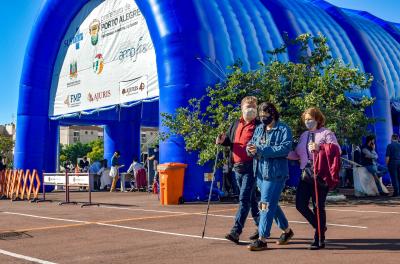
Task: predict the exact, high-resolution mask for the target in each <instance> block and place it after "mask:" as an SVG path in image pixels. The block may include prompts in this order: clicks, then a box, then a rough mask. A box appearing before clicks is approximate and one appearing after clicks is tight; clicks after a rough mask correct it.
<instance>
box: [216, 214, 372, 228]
mask: <svg viewBox="0 0 400 264" xmlns="http://www.w3.org/2000/svg"><path fill="white" fill-rule="evenodd" d="M208 215H209V216H216V217H226V218H234V217H235V216H231V215H216V214H208ZM248 219H252V218H250V217H249V218H248ZM289 223H295V224H308V222H303V221H289ZM326 225H328V226H338V227H350V228H359V229H368V227H366V226H353V225H342V224H330V223H327V224H326Z"/></svg>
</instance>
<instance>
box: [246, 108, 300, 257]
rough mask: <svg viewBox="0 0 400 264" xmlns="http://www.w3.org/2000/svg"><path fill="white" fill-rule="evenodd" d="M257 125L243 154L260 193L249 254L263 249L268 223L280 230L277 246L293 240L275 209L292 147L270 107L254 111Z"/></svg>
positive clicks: (286, 225) (267, 234)
mask: <svg viewBox="0 0 400 264" xmlns="http://www.w3.org/2000/svg"><path fill="white" fill-rule="evenodd" d="M258 113H259V116H260V121H261V122H262V124H261V125H259V126H257V128H256V130H255V132H254V135H253V138H252V139H251V141H250V142H249V143H248V145H247V153H248V155H249V156H252V157H254V159H253V169H254V172H255V175H256V177H257V185H258V188H259V189H260V191H261V201H260V224H259V227H258V228H259V229H258V232H259V236H260V237H259V239H258V240H255V241H254V242H253V243H251V244H250V245H249V247H248V248H249V249H250V250H251V251H259V250H265V249H267V242H266V241H267V238H268V237H269V236H270V232H271V226H272V221H273V220H274V219H275V221H276V222H277V224H278V226H279V228H280V229H281V230H284V232H283V233H282V235H281V236H280V238H279V240H278V242H277V244H280V245H283V244H287V242H288V241H289V240H290V239H291V238H292V237H293V235H294V234H293V231H292V230H291V228H290V227H289V223H288V221H287V219H286V216H285V214H284V213H283V211H282V209H281V208H280V206H279V198H280V196H281V193H282V190H283V188H284V187H285V183H286V180H287V179H288V178H289V168H288V160H287V156H288V153H289V151H290V150H291V147H292V132H291V130H290V128H289V127H288V126H287V125H286V124H285V123H283V122H281V121H279V113H278V111H277V109H276V107H275V106H274V105H273V104H272V103H262V104H261V105H260V106H259V108H258Z"/></svg>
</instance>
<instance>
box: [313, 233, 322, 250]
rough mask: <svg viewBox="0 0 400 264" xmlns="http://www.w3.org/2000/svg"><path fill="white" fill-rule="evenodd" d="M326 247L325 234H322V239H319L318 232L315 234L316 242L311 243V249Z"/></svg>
mask: <svg viewBox="0 0 400 264" xmlns="http://www.w3.org/2000/svg"><path fill="white" fill-rule="evenodd" d="M323 248H325V236H322V239H321V241H319V237H318V234H315V235H314V242H313V243H312V244H311V245H310V250H319V249H323Z"/></svg>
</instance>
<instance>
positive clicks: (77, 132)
mask: <svg viewBox="0 0 400 264" xmlns="http://www.w3.org/2000/svg"><path fill="white" fill-rule="evenodd" d="M73 135H74V136H73V139H72V141H73V142H74V143H76V142H79V141H80V133H79V131H74V133H73Z"/></svg>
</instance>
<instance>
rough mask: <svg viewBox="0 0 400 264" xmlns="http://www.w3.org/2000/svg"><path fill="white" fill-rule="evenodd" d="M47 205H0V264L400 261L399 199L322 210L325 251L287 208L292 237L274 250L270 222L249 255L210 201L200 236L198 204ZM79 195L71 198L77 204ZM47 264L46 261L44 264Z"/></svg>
mask: <svg viewBox="0 0 400 264" xmlns="http://www.w3.org/2000/svg"><path fill="white" fill-rule="evenodd" d="M63 197H64V196H63V194H62V193H51V194H48V195H47V198H49V199H54V202H51V203H50V202H48V203H39V204H32V203H28V202H26V201H18V202H11V201H9V200H2V201H0V263H174V264H176V263H221V264H224V263H230V264H231V263H256V262H257V263H261V262H263V263H308V264H311V263H318V264H320V263H397V264H398V263H400V228H399V223H400V199H391V198H383V199H372V200H371V199H352V200H350V201H346V202H341V203H338V204H330V205H329V206H328V211H327V214H328V224H329V225H328V232H327V248H326V249H325V250H320V251H310V250H308V249H307V248H308V245H309V244H310V243H311V238H312V236H313V230H312V228H311V227H310V226H309V225H308V224H306V223H305V220H304V219H303V218H302V216H301V215H300V214H299V213H298V212H297V211H296V209H295V208H294V206H293V204H290V203H288V204H283V206H284V207H283V210H284V212H285V213H286V216H287V218H288V219H289V222H290V225H291V227H292V229H293V230H294V233H295V236H294V238H293V240H292V241H291V242H290V243H289V244H288V245H286V246H278V245H276V244H275V240H276V239H277V238H278V237H279V235H280V232H281V231H280V230H278V228H277V226H276V225H275V224H274V225H273V228H272V238H271V239H270V240H269V241H270V242H269V243H268V246H269V250H267V251H262V252H250V251H249V250H248V249H247V245H248V236H249V235H250V234H251V233H253V232H254V231H255V225H254V223H253V222H252V220H251V219H249V220H248V221H247V223H246V228H245V230H244V233H243V234H242V235H241V237H240V238H241V240H242V242H241V243H240V245H235V244H233V243H231V242H229V241H227V240H225V239H224V235H225V234H226V233H227V232H228V231H229V230H230V228H231V226H232V224H233V216H234V215H235V212H236V209H237V205H236V204H222V203H213V204H212V205H211V207H210V216H209V218H208V224H207V230H206V237H205V238H204V239H202V238H201V234H202V229H203V223H204V217H205V216H204V212H205V210H206V207H207V205H206V204H201V203H195V204H188V203H187V204H184V205H176V206H161V205H160V204H159V202H158V200H157V196H156V195H153V194H147V193H103V192H99V193H93V202H99V203H101V205H100V206H99V207H98V206H91V207H84V208H81V207H80V206H78V205H62V206H60V205H58V202H57V201H61V200H62V199H63ZM86 198H87V193H83V192H81V193H71V199H72V200H77V201H85V199H86ZM46 261H47V262H46Z"/></svg>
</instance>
